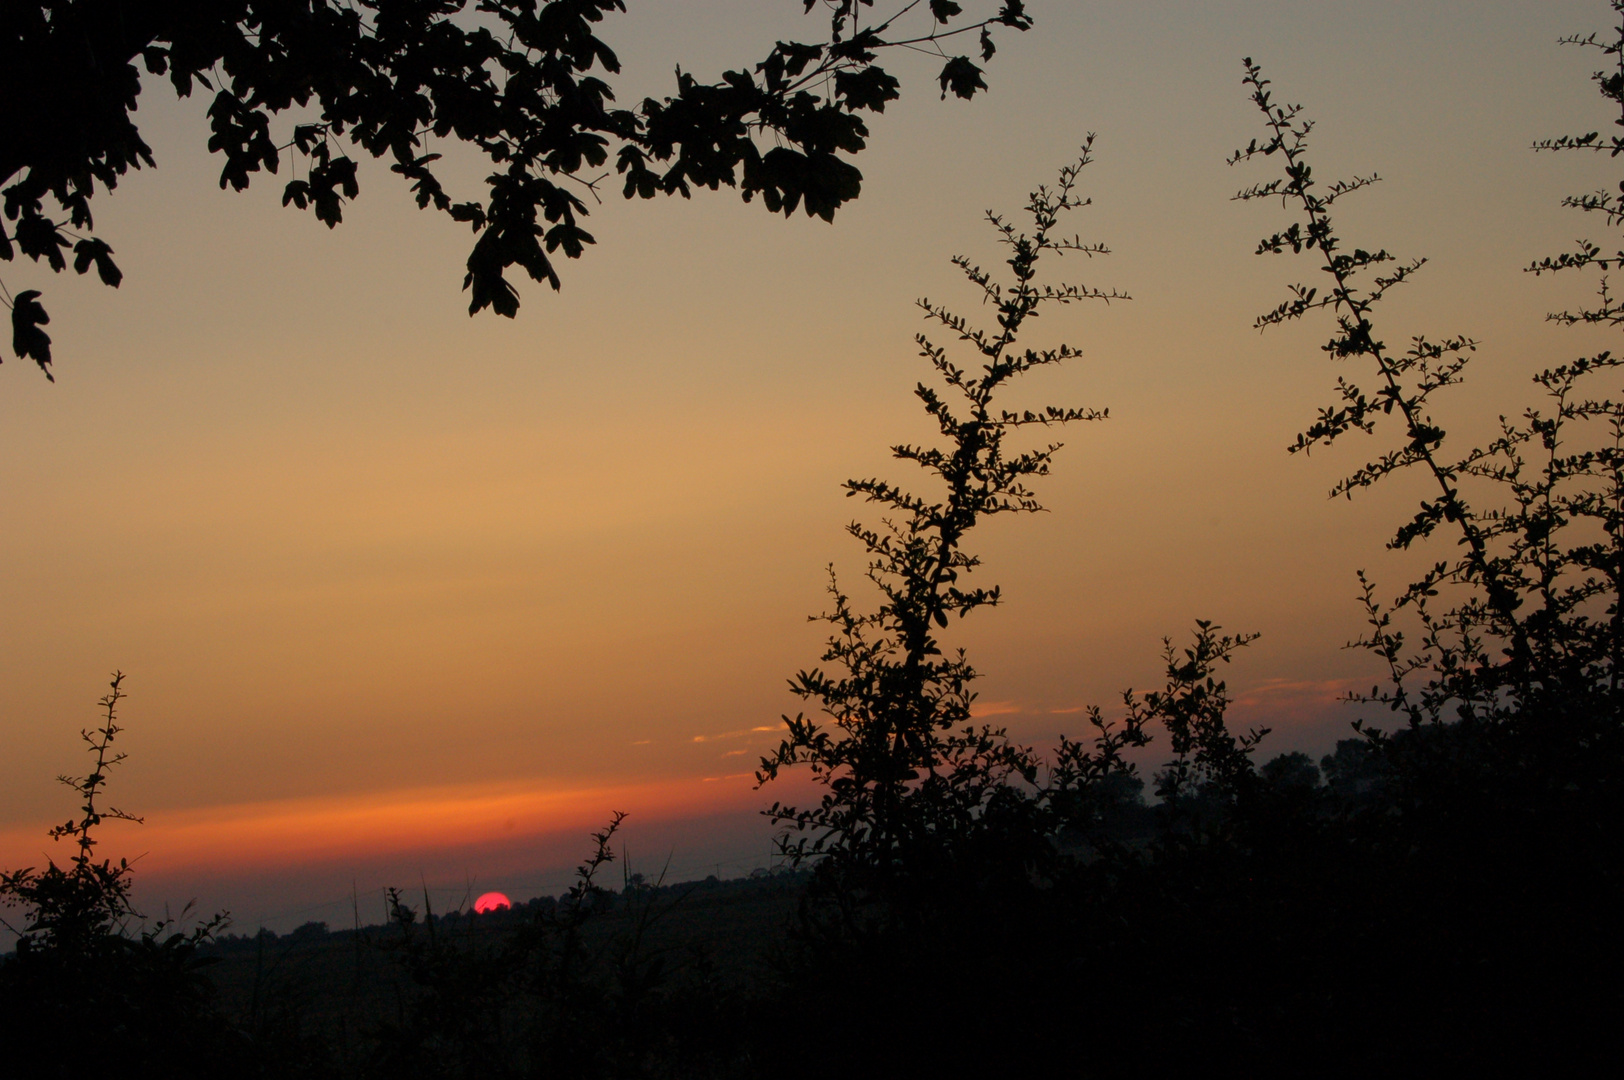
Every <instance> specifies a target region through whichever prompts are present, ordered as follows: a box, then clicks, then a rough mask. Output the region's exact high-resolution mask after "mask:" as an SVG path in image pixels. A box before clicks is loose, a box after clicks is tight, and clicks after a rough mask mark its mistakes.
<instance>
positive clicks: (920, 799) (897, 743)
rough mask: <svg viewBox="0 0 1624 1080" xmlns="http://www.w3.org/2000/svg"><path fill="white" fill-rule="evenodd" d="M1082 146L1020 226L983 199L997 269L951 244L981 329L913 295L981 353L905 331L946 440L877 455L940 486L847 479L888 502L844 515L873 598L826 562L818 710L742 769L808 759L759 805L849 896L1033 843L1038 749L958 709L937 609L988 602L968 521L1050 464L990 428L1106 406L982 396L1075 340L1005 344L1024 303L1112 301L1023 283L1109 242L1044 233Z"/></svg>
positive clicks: (1012, 509)
mask: <svg viewBox="0 0 1624 1080" xmlns="http://www.w3.org/2000/svg"><path fill="white" fill-rule="evenodd" d="M1091 144H1092V137H1091V138H1090V142H1089V143H1088V144H1085V145H1084V147H1083V151H1082V154H1081V156H1080V157H1079V158H1078V160H1077V161H1076V163H1074V164H1072V165H1069V166H1067V167H1066V168H1064V169H1062V170H1061V172H1060V176H1059V180H1058V182H1057V183H1056V185H1055V186H1054V187H1053V188H1048V187H1039V188H1038V189H1037V190H1036V191H1035V192H1033V193H1032V195H1031V198H1030V200H1029V202H1028V204H1027V207H1026V210H1027V213H1028V215H1030V217H1031V220H1032V231H1031V232H1030V233H1027V232H1022V231H1018V230H1017V228H1016V227H1015V226H1014V225H1013V224H1010V223H1009V222H1007V221H1006V220H1005V219H1004V218H1002V217H1000V216H998V215H995V214H990V213H989V214H988V216H987V221H988V223H989V224H990V225H991V226H992V227H993V229H994V230H995V232H996V234H997V237H998V242H999V243H1000V244H1001V245H1003V246H1004V247H1006V248H1007V249H1008V252H1009V257H1008V260H1007V265H1008V266H1009V268H1010V272H1011V280H1010V281H1009V282H1008V283H1000V282H998V281H996V280H995V279H994V278H993V276H992V275H991V274H990V273H988V272H987V271H984V270H982V269H981V267H979V266H977V265H975V264H973V263H972V262H970V261H969V260H968V259H966V258H963V257H957V258H955V259H954V260H953V262H954V264H955V265H956V266H958V267H959V268H960V270H961V271H963V273H964V275H965V277H966V278H967V279H968V280H969V281H970V282H971V284H972V285H973V286H975V288H976V290H977V291H979V292H980V293H981V295H982V298H983V299H984V300H985V301H986V302H987V303H989V304H990V305H992V306H993V308H994V309H995V310H996V312H997V328H996V329H992V330H983V329H979V328H976V327H974V326H972V325H971V324H970V323H969V322H968V321H967V320H966V319H965V318H963V317H962V316H959V315H957V314H955V313H953V312H952V311H951V310H950V309H948V308H946V307H944V306H941V305H939V304H935V303H932V302H931V301H930V300H928V299H927V300H921V301H919V306H920V308H921V309H922V310H923V311H924V312H925V316H926V318H927V319H929V320H931V321H933V322H936V323H939V324H941V326H943V327H944V328H946V330H947V331H948V332H949V333H951V334H952V335H954V336H955V337H956V338H957V339H958V340H959V341H960V342H962V343H964V344H965V345H967V346H968V347H969V349H970V351H971V352H972V353H973V354H974V356H975V360H976V362H977V363H978V364H979V367H978V368H974V369H971V368H963V367H960V366H958V365H957V364H956V363H955V362H954V361H953V360H951V359H950V358H949V352H948V350H947V349H946V348H944V347H942V346H939V345H937V344H935V343H934V342H933V341H932V340H931V339H930V338H928V337H927V336H926V335H924V334H920V335H919V336H918V338H917V341H918V343H919V347H920V355H921V356H923V357H924V358H925V359H926V360H927V361H928V362H929V363H930V365H931V366H932V368H934V369H935V372H936V374H937V376H938V378H939V379H940V381H941V383H942V384H945V385H944V386H943V387H940V388H938V387H933V386H927V385H926V384H924V383H920V384H919V385H918V386H917V388H916V389H915V391H914V393H915V395H916V396H917V397H918V398H919V400H920V401H921V402H922V403H923V404H924V408H925V411H926V413H928V414H929V415H930V417H931V418H932V420H934V421H935V423H936V425H937V427H938V429H939V430H940V433H941V435H942V436H943V438H944V440H945V444H944V445H942V446H913V445H898V446H895V447H893V448H892V453H893V454H894V456H895V457H897V458H898V459H899V460H903V461H909V462H912V463H914V464H916V465H918V466H919V467H920V468H922V469H923V470H925V471H926V472H927V473H928V474H930V475H931V476H932V477H933V478H935V479H936V480H937V481H939V482H940V483H941V485H942V487H943V488H944V489H945V490H943V491H942V492H941V494H940V495H933V496H920V495H915V494H912V493H910V492H908V491H905V490H904V489H902V488H900V487H897V486H894V485H893V484H891V483H889V482H888V481H884V480H879V479H865V480H851V481H848V482H847V484H846V492H847V494H848V495H849V496H853V497H861V498H862V499H863V500H864V501H866V502H871V503H877V504H879V505H880V506H881V507H882V508H883V509H884V510H885V511H886V513H887V514H888V515H894V516H887V517H885V518H884V519H883V520H882V522H881V524H880V525H879V526H878V527H874V526H869V525H865V524H862V523H860V522H853V523H852V524H851V525H849V526H848V527H847V531H848V532H849V533H850V534H851V535H852V536H853V537H854V538H856V539H857V541H858V542H859V543H861V544H862V545H863V548H864V550H865V551H866V552H867V553H868V556H869V560H870V561H869V566H868V577H869V580H870V581H871V582H872V583H873V585H874V586H875V587H876V588H877V589H878V591H879V594H880V603H879V606H878V607H877V608H876V609H875V610H873V611H872V612H864V611H860V610H859V609H858V608H857V607H856V606H855V605H854V603H853V601H852V600H851V598H850V597H848V596H847V595H846V594H845V593H844V592H842V591H841V589H840V587H839V584H838V582H837V581H836V580H835V578H834V572H833V568H831V570H830V586H829V591H830V595H831V597H832V599H833V607H832V609H831V610H830V611H829V612H828V613H827V614H825V615H823V616H821V618H822V619H823V620H824V621H826V622H828V623H829V624H830V625H831V626H832V627H833V628H834V633H833V635H832V636H831V637H830V639H829V642H828V647H827V649H826V650H825V652H824V654H823V661H824V662H825V663H826V664H830V665H833V668H832V670H830V671H825V670H824V669H822V668H813V669H810V670H806V671H802V672H800V673H799V674H798V675H797V676H796V677H795V679H794V680H793V681H792V682H791V688H792V689H793V690H794V692H795V693H796V694H797V695H798V696H800V697H802V698H804V699H807V700H809V701H815V702H817V703H818V704H819V705H820V706H821V709H822V711H823V713H824V714H825V715H826V716H827V717H828V718H829V720H830V723H828V724H825V723H822V722H820V721H819V720H817V719H809V718H807V717H806V716H805V715H804V714H801V715H797V716H796V717H795V718H794V719H790V718H789V717H787V716H786V717H785V718H784V723H785V725H786V727H787V729H788V730H787V733H786V735H785V738H784V740H783V742H782V744H781V745H780V746H779V748H778V750H777V751H776V752H775V753H773V754H772V755H771V756H769V757H766V758H763V759H762V762H761V768H760V770H759V771H758V773H757V780H758V783H760V784H767V783H769V782H771V781H772V780H773V779H774V778H775V777H776V776H777V775H778V774H779V772H780V771H781V770H783V769H786V768H791V767H795V766H800V765H805V766H807V767H808V768H809V769H810V771H811V773H812V776H813V777H814V779H815V780H816V782H817V783H818V784H820V785H821V786H822V787H823V788H824V794H823V795H822V797H821V799H820V801H819V803H818V804H817V805H816V806H812V807H806V808H798V807H793V806H787V805H784V804H782V803H778V802H775V803H773V805H772V806H771V808H770V809H769V810H768V811H767V814H768V816H769V817H770V818H771V819H772V820H773V821H774V822H778V823H784V824H786V825H788V826H789V828H790V829H791V830H793V833H794V836H793V838H790V837H786V838H785V840H784V842H783V844H782V852H783V854H784V855H786V856H787V857H788V858H789V860H790V861H791V863H792V864H796V865H798V864H800V863H801V862H803V861H805V860H808V859H811V860H814V861H815V862H816V866H817V873H818V875H819V878H820V880H822V881H824V882H826V883H828V884H830V885H831V886H834V888H833V893H834V894H835V895H838V896H839V897H842V898H844V899H847V900H851V899H855V898H856V897H858V896H859V895H860V894H862V893H864V892H873V891H876V890H877V891H878V892H880V893H890V894H892V895H893V896H894V895H895V894H896V892H897V890H898V889H900V888H903V887H904V886H905V881H904V879H906V878H908V877H918V876H920V875H922V874H923V875H927V876H928V875H930V874H936V873H940V872H942V871H945V870H946V868H947V864H948V863H949V862H952V861H954V860H956V859H959V858H961V857H963V856H965V855H967V854H968V853H969V852H970V851H972V850H975V851H977V852H978V853H979V854H980V855H982V856H990V855H992V854H994V851H997V852H999V853H1001V856H1002V857H1003V858H1006V859H1009V860H1013V861H1014V863H1015V865H1021V864H1022V863H1023V862H1025V861H1028V860H1029V859H1030V858H1031V857H1032V856H1033V854H1034V853H1033V852H1032V851H1031V850H1030V849H1031V847H1032V845H1033V844H1034V843H1042V841H1043V837H1042V830H1041V828H1039V827H1038V823H1037V822H1036V821H1034V820H1032V819H1031V817H1030V813H1029V810H1030V804H1031V800H1030V799H1029V798H1027V797H1026V795H1025V794H1024V792H1023V790H1022V787H1021V785H1027V786H1030V785H1032V784H1034V783H1035V782H1036V781H1037V779H1038V775H1037V774H1038V762H1037V760H1036V758H1034V756H1033V755H1032V753H1031V752H1030V751H1029V750H1027V749H1026V748H1024V747H1020V746H1017V745H1014V744H1013V743H1011V742H1010V741H1009V739H1008V738H1007V736H1006V733H1005V731H1004V730H1003V729H1001V728H993V727H990V726H987V725H982V726H979V727H978V726H976V725H974V724H972V723H971V705H972V703H973V702H974V700H975V694H974V692H973V691H972V689H971V684H972V683H973V681H974V680H975V678H976V672H975V669H974V668H973V667H972V666H971V665H970V663H969V661H968V659H967V658H966V657H965V654H964V652H963V651H962V650H960V651H959V652H957V653H956V654H947V653H944V652H943V650H942V646H941V644H940V642H939V641H938V639H937V637H936V634H937V632H938V631H939V630H940V629H941V628H944V627H946V626H948V624H949V621H950V620H951V619H953V618H955V617H956V618H963V617H964V616H966V615H969V614H970V613H971V612H973V611H975V610H976V609H978V608H982V607H989V606H992V605H995V604H997V603H998V601H999V590H998V589H997V588H996V587H991V588H988V587H982V586H974V585H972V584H971V583H970V581H969V578H970V576H971V574H972V573H973V572H974V571H975V570H976V569H977V567H978V566H979V565H980V559H979V557H978V556H976V555H973V554H971V553H970V552H969V551H968V550H966V548H965V541H966V538H967V534H968V533H969V532H970V531H971V530H972V529H973V528H974V527H975V526H976V525H977V524H978V523H979V522H980V521H982V520H984V519H985V518H988V517H992V516H994V515H998V514H1007V513H1034V512H1036V511H1038V510H1041V509H1042V506H1041V504H1040V503H1039V502H1038V500H1037V498H1036V496H1035V494H1034V493H1033V492H1032V490H1031V489H1030V488H1029V487H1028V486H1027V485H1028V483H1029V482H1030V481H1031V480H1033V479H1034V478H1038V477H1042V476H1045V475H1047V474H1048V471H1049V466H1050V463H1051V461H1052V459H1053V457H1054V454H1055V452H1056V451H1058V450H1059V449H1060V444H1059V443H1049V444H1047V445H1045V446H1042V447H1040V448H1037V449H1031V450H1025V451H1014V450H1011V449H1009V448H1007V447H1006V438H1007V437H1008V436H1009V435H1010V434H1011V433H1013V432H1016V431H1018V430H1020V429H1023V428H1027V427H1043V428H1048V427H1050V426H1056V425H1064V424H1069V423H1075V422H1079V421H1092V420H1099V419H1104V418H1105V416H1106V413H1105V411H1104V410H1095V409H1089V408H1075V407H1066V408H1063V407H1059V406H1052V405H1051V406H1048V407H1045V408H1042V409H1038V410H1031V409H1027V410H1022V411H1019V412H1016V411H1011V410H1009V409H1007V408H1003V407H1002V406H1001V404H1000V403H996V399H997V398H998V396H999V394H1000V392H1001V391H1003V390H1004V389H1005V388H1006V386H1007V385H1008V384H1009V383H1011V382H1012V381H1014V380H1015V379H1017V378H1019V377H1020V376H1023V375H1026V374H1028V373H1029V372H1031V371H1034V370H1036V369H1038V368H1042V367H1047V366H1050V365H1054V364H1059V363H1062V362H1064V361H1066V360H1069V359H1073V358H1075V357H1076V356H1077V355H1078V353H1077V351H1076V350H1075V349H1074V348H1072V347H1071V346H1069V345H1060V346H1057V347H1055V348H1051V349H1030V348H1022V347H1019V346H1018V345H1017V341H1018V337H1019V335H1020V334H1021V332H1022V330H1023V329H1024V327H1025V324H1026V322H1027V320H1028V319H1030V318H1032V317H1033V316H1034V315H1036V313H1037V312H1038V311H1039V310H1040V309H1042V308H1046V307H1048V306H1050V305H1060V304H1071V303H1076V302H1081V301H1090V300H1098V301H1104V302H1109V301H1111V300H1117V299H1125V298H1126V297H1124V296H1123V294H1121V293H1118V292H1115V291H1107V290H1102V289H1098V288H1092V287H1086V286H1080V285H1058V286H1056V285H1042V284H1039V283H1038V282H1037V268H1038V263H1039V260H1040V259H1042V258H1043V257H1045V256H1059V255H1063V254H1065V253H1068V252H1069V253H1072V254H1080V255H1083V256H1085V257H1090V258H1091V257H1093V256H1096V255H1104V254H1106V253H1107V250H1108V249H1107V248H1105V246H1104V245H1101V244H1085V243H1083V242H1082V241H1081V240H1080V239H1078V238H1077V237H1072V238H1069V239H1068V238H1065V237H1064V236H1062V235H1061V234H1060V233H1059V232H1058V227H1059V225H1060V222H1061V220H1062V218H1063V217H1064V216H1065V215H1066V214H1067V213H1069V212H1071V211H1073V210H1076V209H1078V208H1081V207H1083V206H1086V205H1088V200H1087V199H1085V198H1083V197H1082V196H1081V195H1079V194H1078V192H1077V180H1078V176H1079V174H1080V173H1081V171H1082V170H1083V168H1084V167H1086V166H1087V165H1088V163H1089V161H1090V160H1091V158H1090V147H1091ZM944 391H945V393H944ZM847 914H848V916H849V915H850V912H849V911H848V913H847Z"/></svg>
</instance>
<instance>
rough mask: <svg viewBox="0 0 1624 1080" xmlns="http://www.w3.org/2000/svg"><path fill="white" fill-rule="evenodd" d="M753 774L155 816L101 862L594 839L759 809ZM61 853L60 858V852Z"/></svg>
mask: <svg viewBox="0 0 1624 1080" xmlns="http://www.w3.org/2000/svg"><path fill="white" fill-rule="evenodd" d="M749 779H750V774H748V773H746V774H738V775H735V776H728V777H722V778H715V777H708V778H705V779H704V780H700V779H683V780H669V781H659V782H648V783H641V784H620V785H603V786H594V787H575V788H541V787H538V786H535V785H524V784H515V783H512V782H508V783H503V784H497V785H489V784H485V785H462V786H458V787H443V788H429V789H420V790H413V791H392V792H379V793H373V794H366V795H356V796H348V797H331V798H309V799H294V800H285V801H277V802H263V803H247V804H240V805H229V806H216V807H202V808H196V809H189V810H182V811H177V812H174V813H169V814H165V815H163V816H162V817H161V818H160V817H150V818H149V823H148V824H146V825H144V826H122V825H119V824H116V823H109V824H108V825H107V826H104V827H103V829H102V840H103V844H102V847H101V853H103V854H116V853H123V852H150V854H149V855H146V856H144V857H143V858H142V860H141V866H142V870H143V872H161V873H168V872H173V871H177V870H185V869H194V868H195V869H207V870H208V871H209V872H211V873H230V872H235V871H240V870H254V871H270V870H275V869H278V868H282V867H292V866H309V865H312V864H319V863H332V862H340V861H348V860H355V859H373V858H376V857H379V856H387V855H391V854H397V853H402V852H409V851H414V850H424V849H432V848H447V847H457V846H465V845H479V844H488V843H492V842H502V843H518V842H521V841H524V840H527V839H533V838H536V837H541V836H548V835H556V834H559V833H564V832H580V833H583V834H584V833H585V832H588V831H591V830H592V829H595V828H597V827H599V826H601V825H603V824H604V822H606V821H607V820H608V818H609V816H610V813H611V812H612V811H614V810H626V811H629V812H630V813H631V814H632V815H633V816H634V818H635V819H637V820H638V821H659V820H666V819H671V818H681V817H688V816H697V815H700V814H705V813H714V812H718V811H722V810H732V809H745V807H746V806H751V805H755V804H759V803H760V802H761V795H760V793H759V792H755V791H753V790H752V787H751V784H750V783H749ZM53 848H54V850H53ZM47 854H49V855H50V856H52V857H54V858H56V859H57V861H58V862H63V861H65V860H66V859H68V858H69V857H71V852H70V851H69V850H68V849H67V848H66V847H65V846H63V845H51V844H50V843H49V841H47V840H46V839H45V837H44V828H43V827H41V826H36V827H33V828H28V829H11V830H7V831H6V832H3V833H0V865H5V866H8V867H12V866H26V865H36V866H37V865H41V864H42V863H43V862H44V861H45V855H47Z"/></svg>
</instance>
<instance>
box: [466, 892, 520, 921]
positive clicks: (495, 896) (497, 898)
mask: <svg viewBox="0 0 1624 1080" xmlns="http://www.w3.org/2000/svg"><path fill="white" fill-rule="evenodd" d="M512 906H513V901H512V900H509V899H508V898H507V897H506V896H504V895H503V894H501V893H499V892H488V893H486V894H485V895H484V896H481V897H480V898H479V899H478V900H475V901H474V910H475V911H477V912H479V913H480V914H481V915H484V914H485V913H486V912H489V911H496V910H498V909H500V908H511V907H512Z"/></svg>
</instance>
